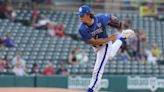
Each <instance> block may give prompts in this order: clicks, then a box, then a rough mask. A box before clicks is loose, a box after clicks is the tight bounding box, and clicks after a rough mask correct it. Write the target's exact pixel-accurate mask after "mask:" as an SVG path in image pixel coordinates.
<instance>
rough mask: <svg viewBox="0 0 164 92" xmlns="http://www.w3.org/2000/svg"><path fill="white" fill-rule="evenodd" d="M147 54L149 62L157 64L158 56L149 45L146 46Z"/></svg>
mask: <svg viewBox="0 0 164 92" xmlns="http://www.w3.org/2000/svg"><path fill="white" fill-rule="evenodd" d="M145 54H146V57H147V61H148V63H152V64H157V57H155V56H153V54H152V52H151V50H150V47H149V45H147V46H146V48H145Z"/></svg>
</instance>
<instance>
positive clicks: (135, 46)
mask: <svg viewBox="0 0 164 92" xmlns="http://www.w3.org/2000/svg"><path fill="white" fill-rule="evenodd" d="M128 47H129V49H128V52H129V55H130V56H131V59H132V60H137V55H138V53H139V37H138V34H137V33H136V35H135V36H133V37H132V38H131V39H128Z"/></svg>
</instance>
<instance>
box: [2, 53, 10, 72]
mask: <svg viewBox="0 0 164 92" xmlns="http://www.w3.org/2000/svg"><path fill="white" fill-rule="evenodd" d="M2 60H4V61H5V62H6V68H7V69H11V68H13V67H12V64H11V56H9V55H8V54H6V55H5V56H4V58H3V59H2Z"/></svg>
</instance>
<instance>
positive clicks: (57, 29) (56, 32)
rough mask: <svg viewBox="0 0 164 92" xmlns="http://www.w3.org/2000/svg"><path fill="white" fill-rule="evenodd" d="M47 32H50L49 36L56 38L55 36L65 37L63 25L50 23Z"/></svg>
mask: <svg viewBox="0 0 164 92" xmlns="http://www.w3.org/2000/svg"><path fill="white" fill-rule="evenodd" d="M47 30H48V34H49V35H50V36H52V37H54V36H58V37H63V36H64V26H63V25H62V24H58V23H52V22H51V23H48V24H47Z"/></svg>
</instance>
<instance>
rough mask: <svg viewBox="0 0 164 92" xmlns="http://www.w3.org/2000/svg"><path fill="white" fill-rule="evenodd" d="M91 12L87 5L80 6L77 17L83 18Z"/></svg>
mask: <svg viewBox="0 0 164 92" xmlns="http://www.w3.org/2000/svg"><path fill="white" fill-rule="evenodd" d="M91 12H92V10H91V8H90V7H89V6H87V5H82V6H80V8H79V12H78V15H80V16H84V15H85V14H87V13H91Z"/></svg>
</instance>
